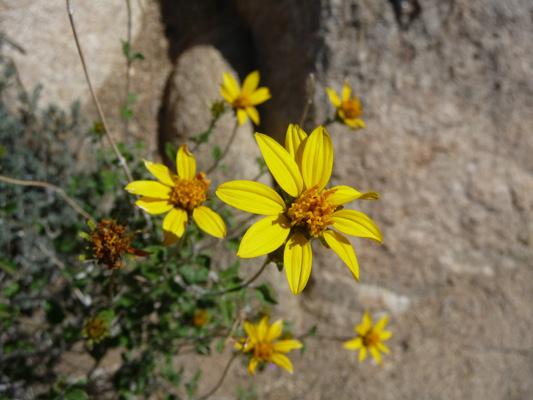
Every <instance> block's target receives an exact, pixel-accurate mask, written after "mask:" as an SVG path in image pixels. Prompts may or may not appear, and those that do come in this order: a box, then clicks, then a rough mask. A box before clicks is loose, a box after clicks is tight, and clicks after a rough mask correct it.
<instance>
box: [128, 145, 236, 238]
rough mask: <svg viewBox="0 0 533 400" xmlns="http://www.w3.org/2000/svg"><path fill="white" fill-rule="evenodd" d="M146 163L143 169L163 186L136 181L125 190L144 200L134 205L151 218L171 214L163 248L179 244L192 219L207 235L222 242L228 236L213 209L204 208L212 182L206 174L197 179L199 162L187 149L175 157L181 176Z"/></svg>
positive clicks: (180, 150)
mask: <svg viewBox="0 0 533 400" xmlns="http://www.w3.org/2000/svg"><path fill="white" fill-rule="evenodd" d="M143 161H144V165H145V166H146V168H147V169H148V171H150V172H151V173H152V174H153V175H154V176H155V177H156V178H157V179H159V181H160V182H156V181H134V182H131V183H130V184H129V185H128V186H126V188H125V189H126V190H127V191H128V192H130V193H133V194H139V195H141V196H143V197H141V198H140V199H139V200H137V201H136V202H135V204H136V205H137V206H138V207H140V208H142V209H143V210H144V211H146V212H147V213H149V214H163V213H166V212H169V213H168V214H167V216H166V217H165V219H164V220H163V233H164V236H165V237H164V240H163V246H169V245H171V244H173V243H176V242H177V241H178V240H179V238H180V237H181V236H183V232H184V231H185V227H186V226H187V224H188V222H189V221H190V217H191V215H192V218H193V219H194V221H195V222H196V224H197V225H198V226H199V227H200V229H202V230H204V231H205V232H207V233H208V234H210V235H212V236H214V237H218V238H223V237H225V236H226V225H225V224H224V221H223V220H222V218H220V216H219V215H218V214H217V213H215V212H214V211H212V210H211V209H210V208H208V207H205V206H202V205H201V204H202V203H203V202H204V201H206V200H207V190H208V189H209V184H210V183H211V181H210V180H209V179H206V177H205V174H204V173H203V172H199V173H198V175H196V160H195V159H194V156H193V155H192V154H191V153H190V152H189V150H188V149H187V144H184V145H183V146H181V147H180V148H179V150H178V154H177V156H176V166H177V172H178V174H177V175H176V174H174V173H173V172H172V171H170V170H169V169H168V168H167V167H166V166H164V165H163V164H157V163H153V162H150V161H146V160H143Z"/></svg>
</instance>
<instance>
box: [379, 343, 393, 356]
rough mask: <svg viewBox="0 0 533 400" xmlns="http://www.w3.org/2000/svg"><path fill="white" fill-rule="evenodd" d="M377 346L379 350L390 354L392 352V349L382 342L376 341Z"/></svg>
mask: <svg viewBox="0 0 533 400" xmlns="http://www.w3.org/2000/svg"><path fill="white" fill-rule="evenodd" d="M376 347H377V348H378V350H379V351H381V352H382V353H385V354H389V353H390V349H389V348H388V347H387V346H386V345H385V344H383V343H381V342H377V343H376Z"/></svg>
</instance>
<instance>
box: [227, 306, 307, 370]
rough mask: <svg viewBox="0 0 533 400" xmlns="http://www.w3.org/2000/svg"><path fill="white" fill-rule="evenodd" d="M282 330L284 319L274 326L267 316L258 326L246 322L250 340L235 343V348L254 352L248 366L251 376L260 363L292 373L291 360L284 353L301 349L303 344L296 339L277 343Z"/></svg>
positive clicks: (246, 330)
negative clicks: (272, 365)
mask: <svg viewBox="0 0 533 400" xmlns="http://www.w3.org/2000/svg"><path fill="white" fill-rule="evenodd" d="M282 329H283V320H282V319H278V320H277V321H276V322H274V323H273V324H272V325H269V323H268V317H267V316H265V317H263V319H262V320H261V322H260V323H259V324H257V325H254V324H251V323H249V322H248V321H245V322H244V331H245V332H246V334H247V335H248V338H247V339H244V338H243V339H241V340H239V341H238V342H237V343H235V348H236V349H238V350H242V351H243V352H245V353H248V352H251V351H252V350H253V354H252V358H251V359H250V364H249V365H248V372H249V373H250V375H253V374H254V371H255V367H257V364H258V363H259V362H260V361H261V362H273V363H274V364H277V365H279V366H280V367H283V368H285V369H286V370H287V371H289V372H290V373H292V370H293V368H292V363H291V360H289V358H288V357H287V356H285V355H284V354H283V353H288V352H289V351H291V350H296V349H300V348H302V346H303V344H302V342H300V341H298V340H294V339H287V340H278V341H276V342H275V340H276V339H277V338H279V337H280V335H281V331H282Z"/></svg>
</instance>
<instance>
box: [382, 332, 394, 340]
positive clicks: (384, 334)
mask: <svg viewBox="0 0 533 400" xmlns="http://www.w3.org/2000/svg"><path fill="white" fill-rule="evenodd" d="M391 337H392V332H391V331H381V332H380V333H379V339H380V340H387V339H390V338H391Z"/></svg>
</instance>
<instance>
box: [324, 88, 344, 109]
mask: <svg viewBox="0 0 533 400" xmlns="http://www.w3.org/2000/svg"><path fill="white" fill-rule="evenodd" d="M326 93H327V94H328V97H329V101H331V104H333V106H334V107H335V108H339V107H340V106H341V100H340V99H339V96H338V95H337V92H335V90H333V89H332V88H330V87H327V88H326Z"/></svg>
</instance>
